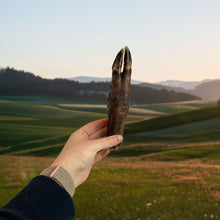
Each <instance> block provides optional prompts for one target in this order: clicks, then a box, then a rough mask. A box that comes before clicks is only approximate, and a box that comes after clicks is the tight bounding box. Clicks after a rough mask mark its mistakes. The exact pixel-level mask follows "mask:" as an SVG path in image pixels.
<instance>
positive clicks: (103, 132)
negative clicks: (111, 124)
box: [89, 127, 108, 140]
mask: <svg viewBox="0 0 220 220" xmlns="http://www.w3.org/2000/svg"><path fill="white" fill-rule="evenodd" d="M107 129H108V127H104V128H101V129H100V130H98V131H96V132H95V133H93V134H92V135H90V137H89V139H90V140H94V139H97V138H100V137H101V136H102V135H104V134H105V133H106V132H107Z"/></svg>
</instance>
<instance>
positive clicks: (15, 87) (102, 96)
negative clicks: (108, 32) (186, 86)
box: [0, 68, 200, 104]
mask: <svg viewBox="0 0 220 220" xmlns="http://www.w3.org/2000/svg"><path fill="white" fill-rule="evenodd" d="M109 88H110V83H109V82H90V83H79V82H76V81H70V80H67V79H53V80H52V79H43V78H41V77H39V76H35V75H34V74H32V73H27V72H24V71H18V70H15V69H13V68H6V69H1V70H0V95H32V96H53V97H59V98H67V99H71V100H74V101H80V102H89V103H106V99H107V96H108V92H109ZM130 93H131V95H130V102H131V104H149V103H165V102H177V101H189V100H199V99H200V98H199V97H197V96H194V95H190V94H186V93H182V92H175V91H168V90H166V89H161V90H157V89H153V88H150V87H147V86H146V87H144V86H140V85H131V90H130Z"/></svg>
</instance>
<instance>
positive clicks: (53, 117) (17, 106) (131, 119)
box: [0, 96, 220, 220]
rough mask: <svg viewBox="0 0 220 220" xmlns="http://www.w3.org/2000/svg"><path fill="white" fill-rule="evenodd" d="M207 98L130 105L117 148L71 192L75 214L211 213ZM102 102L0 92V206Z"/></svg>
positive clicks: (214, 195) (219, 179)
mask: <svg viewBox="0 0 220 220" xmlns="http://www.w3.org/2000/svg"><path fill="white" fill-rule="evenodd" d="M215 104H216V102H215V101H203V102H185V103H173V104H157V105H156V104H155V105H144V106H134V107H132V108H133V110H132V112H131V113H130V115H129V116H128V120H127V125H126V128H125V135H124V144H123V146H122V147H121V148H120V149H118V150H114V151H112V152H111V154H110V155H109V156H108V157H107V158H105V159H104V160H103V161H101V162H100V163H98V164H96V165H95V167H94V169H93V171H92V173H91V175H90V177H89V179H88V181H86V183H85V184H83V185H82V186H80V187H79V188H78V189H77V190H76V194H75V196H74V198H73V199H74V202H75V206H76V217H75V219H78V220H84V219H125V220H126V219H132V220H133V219H136V220H138V219H139V220H143V219H161V220H162V219H169V220H170V219H171V220H172V219H219V218H220V135H219V133H220V107H219V106H216V105H215ZM105 117H106V109H105V107H104V106H99V105H98V106H97V105H91V103H74V102H71V101H70V100H59V99H55V98H50V97H46V98H42V99H41V97H26V96H25V97H20V96H19V97H16V96H13V97H6V96H4V97H0V167H1V169H0V198H1V200H0V205H4V204H5V203H6V202H7V201H8V200H9V199H10V198H12V197H13V196H14V195H15V194H16V193H17V192H19V191H20V190H21V189H22V188H23V187H24V186H25V185H26V184H27V183H28V182H29V181H30V180H31V179H32V178H33V177H34V176H36V175H38V174H39V172H41V171H42V170H43V169H44V168H45V167H47V166H49V165H50V163H51V162H52V161H53V157H56V155H57V154H58V153H59V151H60V150H61V149H62V146H63V145H64V143H65V141H66V140H67V138H68V136H69V135H70V134H71V133H72V132H73V131H74V130H76V129H78V128H79V127H81V126H82V125H84V124H85V123H87V122H90V121H93V120H96V119H99V118H105Z"/></svg>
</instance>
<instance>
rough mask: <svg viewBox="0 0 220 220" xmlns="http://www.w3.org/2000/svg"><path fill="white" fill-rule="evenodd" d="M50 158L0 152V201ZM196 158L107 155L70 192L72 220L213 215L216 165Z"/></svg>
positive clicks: (219, 193)
mask: <svg viewBox="0 0 220 220" xmlns="http://www.w3.org/2000/svg"><path fill="white" fill-rule="evenodd" d="M51 162H52V159H51V158H38V157H16V156H0V166H1V167H5V169H1V170H0V182H1V185H0V197H1V201H0V205H1V206H2V205H4V204H5V203H6V202H7V201H8V200H9V199H11V198H12V197H13V196H14V195H15V194H16V193H17V192H18V191H20V190H21V189H22V188H23V187H24V186H25V185H26V184H27V183H28V182H29V180H30V179H31V178H33V177H34V176H35V175H38V173H39V172H40V171H41V170H42V169H44V168H45V167H47V166H49V164H50V163H51ZM210 163H211V162H209V164H205V163H204V161H202V160H198V159H195V160H187V161H179V162H175V163H174V162H162V161H142V160H141V158H140V157H132V158H111V157H108V158H106V159H105V160H103V161H101V162H100V163H98V164H97V165H95V167H94V169H93V171H92V173H91V175H90V177H89V179H88V180H87V181H86V183H84V184H83V185H82V186H80V187H79V188H78V189H77V190H76V193H75V196H74V202H75V206H76V216H75V219H78V220H81V219H82V220H84V219H88V220H90V219H91V220H93V219H96V220H97V219H111V220H112V219H165V220H166V219H169V220H170V219H171V220H172V219H196V220H197V219H207V218H209V219H210V218H213V219H217V218H219V204H220V185H219V184H218V183H219V180H220V166H219V165H210Z"/></svg>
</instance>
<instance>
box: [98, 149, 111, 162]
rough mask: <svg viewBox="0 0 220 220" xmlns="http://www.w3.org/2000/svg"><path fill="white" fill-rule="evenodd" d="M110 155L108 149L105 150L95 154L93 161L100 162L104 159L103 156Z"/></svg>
mask: <svg viewBox="0 0 220 220" xmlns="http://www.w3.org/2000/svg"><path fill="white" fill-rule="evenodd" d="M109 153H110V149H105V150H103V151H101V152H99V153H97V154H96V156H95V160H94V163H96V162H98V161H100V160H101V159H102V158H104V157H105V156H107V155H108V154H109Z"/></svg>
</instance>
